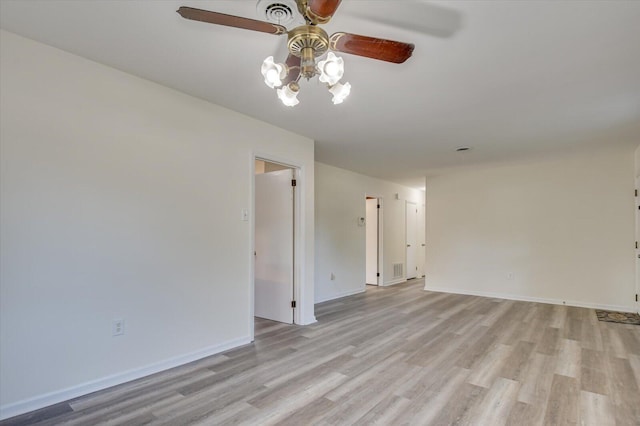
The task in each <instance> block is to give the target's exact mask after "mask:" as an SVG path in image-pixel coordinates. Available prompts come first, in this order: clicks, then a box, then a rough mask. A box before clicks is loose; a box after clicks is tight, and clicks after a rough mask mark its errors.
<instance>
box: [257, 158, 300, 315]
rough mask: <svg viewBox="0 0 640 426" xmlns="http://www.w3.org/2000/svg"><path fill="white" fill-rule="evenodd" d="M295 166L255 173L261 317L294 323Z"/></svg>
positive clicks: (259, 312)
mask: <svg viewBox="0 0 640 426" xmlns="http://www.w3.org/2000/svg"><path fill="white" fill-rule="evenodd" d="M294 172H295V171H294V170H292V169H284V170H278V171H273V172H266V173H261V174H256V175H255V293H254V300H255V307H254V309H255V310H254V314H255V316H257V317H260V318H265V319H269V320H273V321H280V322H284V323H287V324H292V323H293V306H292V301H293V300H294V289H293V285H294V281H293V268H294V264H293V261H294V246H293V241H294V240H293V238H294V234H293V230H294V222H293V220H294V201H295V200H294V190H295V186H294V185H293V178H294Z"/></svg>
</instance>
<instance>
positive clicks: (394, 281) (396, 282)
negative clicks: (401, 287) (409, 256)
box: [382, 278, 407, 287]
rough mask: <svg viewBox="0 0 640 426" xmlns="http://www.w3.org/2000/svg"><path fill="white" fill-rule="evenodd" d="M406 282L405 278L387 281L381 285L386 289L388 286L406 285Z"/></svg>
mask: <svg viewBox="0 0 640 426" xmlns="http://www.w3.org/2000/svg"><path fill="white" fill-rule="evenodd" d="M406 282H407V279H406V278H398V279H397V280H391V281H387V282H385V283H384V284H382V285H383V286H384V287H387V286H390V285H396V284H402V283H406Z"/></svg>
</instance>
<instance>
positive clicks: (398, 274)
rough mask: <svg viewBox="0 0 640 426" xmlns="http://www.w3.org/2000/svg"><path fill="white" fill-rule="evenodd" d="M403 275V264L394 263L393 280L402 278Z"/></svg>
mask: <svg viewBox="0 0 640 426" xmlns="http://www.w3.org/2000/svg"><path fill="white" fill-rule="evenodd" d="M403 275H404V264H402V263H394V264H393V278H402V276H403Z"/></svg>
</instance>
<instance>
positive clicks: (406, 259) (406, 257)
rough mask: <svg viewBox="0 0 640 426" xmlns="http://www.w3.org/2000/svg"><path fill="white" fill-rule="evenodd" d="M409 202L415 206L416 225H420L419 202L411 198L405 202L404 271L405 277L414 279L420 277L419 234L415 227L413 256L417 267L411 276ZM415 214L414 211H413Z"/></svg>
mask: <svg viewBox="0 0 640 426" xmlns="http://www.w3.org/2000/svg"><path fill="white" fill-rule="evenodd" d="M409 204H411V205H412V206H413V208H415V209H416V212H415V227H416V228H417V227H418V203H417V202H415V201H409V200H405V202H404V245H405V250H404V266H405V271H404V277H405V279H407V280H409V279H414V278H419V277H418V246H417V245H418V244H419V243H417V242H416V241H417V240H418V238H417V236H416V235H417V234H418V229H414V247H413V257H414V262H415V266H416V269H414V270H413V272H412V273H415V276H413V277H411V278H409V223H408V221H407V216H408V215H409V214H408V213H409ZM411 214H413V213H411Z"/></svg>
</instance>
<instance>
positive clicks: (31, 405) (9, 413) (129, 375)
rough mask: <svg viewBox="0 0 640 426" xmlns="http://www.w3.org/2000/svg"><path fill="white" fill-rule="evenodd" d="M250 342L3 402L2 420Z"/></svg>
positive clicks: (232, 343)
mask: <svg viewBox="0 0 640 426" xmlns="http://www.w3.org/2000/svg"><path fill="white" fill-rule="evenodd" d="M248 343H251V339H250V338H249V337H248V336H247V337H241V338H238V339H233V340H229V341H228V342H224V343H222V344H220V345H215V346H210V347H208V348H204V349H201V350H199V351H196V352H192V353H189V354H185V355H180V356H176V357H173V358H169V359H167V360H164V361H160V362H157V363H154V364H150V365H148V366H146V367H141V368H135V369H132V370H128V371H124V372H122V373H117V374H113V375H111V376H107V377H103V378H100V379H97V380H92V381H89V382H85V383H82V384H79V385H77V386H72V387H69V388H66V389H61V390H58V391H54V392H49V393H46V394H43V395H39V396H36V397H34V398H29V399H25V400H22V401H18V402H14V403H11V404H6V405H3V406H0V420H4V419H7V418H9V417H14V416H18V415H20V414H24V413H28V412H29V411H33V410H38V409H40V408H44V407H48V406H49V405H52V404H57V403H59V402H64V401H67V400H69V399H73V398H77V397H79V396H82V395H87V394H89V393H91V392H96V391H99V390H103V389H106V388H110V387H112V386H116V385H120V384H122V383H126V382H130V381H132V380H136V379H140V378H142V377H145V376H149V375H151V374H155V373H159V372H161V371H164V370H168V369H170V368H174V367H179V366H181V365H184V364H188V363H190V362H193V361H197V360H199V359H202V358H206V357H208V356H211V355H215V354H218V353H220V352H224V351H226V350H229V349H232V348H235V347H238V346H242V345H246V344H248Z"/></svg>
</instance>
